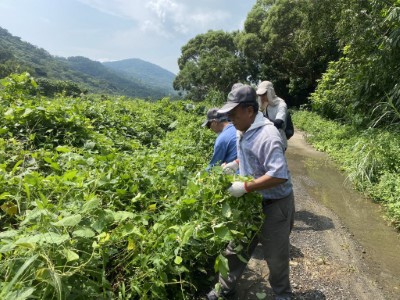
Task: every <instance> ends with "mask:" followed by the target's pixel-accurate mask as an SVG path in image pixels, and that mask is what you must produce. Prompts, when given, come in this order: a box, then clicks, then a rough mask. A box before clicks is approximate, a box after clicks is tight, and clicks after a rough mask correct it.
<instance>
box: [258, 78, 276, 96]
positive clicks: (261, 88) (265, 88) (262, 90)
mask: <svg viewBox="0 0 400 300" xmlns="http://www.w3.org/2000/svg"><path fill="white" fill-rule="evenodd" d="M271 87H272V88H273V87H274V86H273V85H272V82H270V81H263V82H261V83H260V84H259V85H258V87H257V92H256V93H257V95H259V96H260V95H264V94H265V93H266V92H267V91H268V89H269V88H271Z"/></svg>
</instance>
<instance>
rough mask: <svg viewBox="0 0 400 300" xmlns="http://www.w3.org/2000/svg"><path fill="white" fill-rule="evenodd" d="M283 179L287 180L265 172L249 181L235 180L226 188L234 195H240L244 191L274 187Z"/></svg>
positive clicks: (283, 180) (244, 192)
mask: <svg viewBox="0 0 400 300" xmlns="http://www.w3.org/2000/svg"><path fill="white" fill-rule="evenodd" d="M285 181H287V179H283V178H276V177H272V176H269V175H267V174H265V175H263V176H261V177H259V178H257V179H253V180H251V181H245V182H241V181H235V182H233V183H232V185H231V187H230V188H229V189H228V192H229V193H230V194H231V195H232V196H234V197H241V196H243V195H244V194H246V193H250V192H254V191H258V190H265V189H270V188H273V187H276V186H278V185H280V184H281V183H284V182H285Z"/></svg>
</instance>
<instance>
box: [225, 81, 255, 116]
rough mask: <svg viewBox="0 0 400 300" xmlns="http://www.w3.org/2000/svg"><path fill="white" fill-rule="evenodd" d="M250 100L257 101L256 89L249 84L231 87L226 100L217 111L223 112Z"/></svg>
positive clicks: (250, 101)
mask: <svg viewBox="0 0 400 300" xmlns="http://www.w3.org/2000/svg"><path fill="white" fill-rule="evenodd" d="M252 102H254V103H257V94H256V91H255V90H254V89H253V88H252V87H251V86H249V85H242V86H239V87H238V88H235V89H233V90H232V91H231V92H230V93H229V94H228V99H227V102H226V103H225V105H224V106H222V107H221V109H219V110H218V113H221V114H225V113H227V112H229V111H231V110H232V109H234V108H235V107H236V106H238V105H239V104H240V103H252Z"/></svg>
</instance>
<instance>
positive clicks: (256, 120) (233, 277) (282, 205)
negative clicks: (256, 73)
mask: <svg viewBox="0 0 400 300" xmlns="http://www.w3.org/2000/svg"><path fill="white" fill-rule="evenodd" d="M218 112H219V113H227V114H228V117H229V119H230V120H231V121H232V123H233V125H234V126H235V127H236V129H237V150H238V160H236V161H233V162H231V163H228V164H226V165H225V166H224V168H225V169H231V171H233V172H235V170H237V168H239V172H240V175H242V176H251V177H253V178H254V179H253V180H251V181H246V182H241V181H235V182H233V183H232V185H231V187H230V188H229V189H228V192H229V193H230V194H231V195H232V196H234V197H241V196H243V195H244V194H245V193H249V192H253V191H257V192H259V193H261V195H262V196H263V202H262V209H263V213H264V215H265V219H264V220H263V224H262V227H261V229H260V232H259V233H258V236H257V238H256V239H255V240H254V242H252V244H251V245H249V248H248V249H249V252H250V253H252V252H253V250H254V248H255V247H256V245H257V243H258V242H261V244H262V248H263V254H264V258H265V259H266V261H267V264H268V267H269V271H270V272H269V282H270V284H271V287H272V289H273V291H274V293H275V299H276V300H288V299H291V295H292V292H291V287H290V282H289V246H290V243H289V235H290V231H291V229H292V227H293V221H294V195H293V190H292V183H291V179H290V173H289V170H288V166H287V162H286V158H285V154H284V153H285V147H284V145H283V142H282V139H281V136H280V134H279V131H278V130H277V129H276V127H275V126H274V124H273V123H272V122H271V121H269V120H268V119H266V118H264V116H263V114H262V113H261V112H259V111H258V103H257V95H256V92H255V90H254V89H253V88H252V87H250V86H248V85H244V86H241V87H239V88H237V89H233V90H232V91H231V92H230V93H229V95H228V101H227V103H226V104H225V105H224V106H223V107H222V108H221V109H220V110H219V111H218ZM238 201H245V199H244V198H241V199H238ZM251 204H253V205H257V203H249V205H251ZM249 222H251V220H249ZM225 256H226V258H227V259H228V263H229V274H228V278H223V277H222V276H220V277H219V283H220V284H221V287H222V291H221V292H217V291H216V290H212V291H211V292H210V293H208V295H207V297H208V299H218V297H219V296H221V297H223V296H226V295H229V294H231V293H232V292H233V291H234V289H235V285H236V281H237V280H238V279H239V277H240V276H241V274H242V272H243V270H244V268H245V267H246V264H245V263H243V262H242V261H241V260H240V259H239V258H238V256H237V255H236V253H235V251H234V249H233V247H232V245H231V244H230V245H229V246H228V248H227V249H226V251H225Z"/></svg>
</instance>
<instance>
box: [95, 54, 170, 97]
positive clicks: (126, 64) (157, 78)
mask: <svg viewBox="0 0 400 300" xmlns="http://www.w3.org/2000/svg"><path fill="white" fill-rule="evenodd" d="M103 65H104V66H106V67H108V68H110V69H112V70H115V71H117V72H118V73H120V74H126V75H127V76H128V77H129V78H130V79H132V80H134V81H139V82H141V83H143V84H146V85H148V86H149V87H151V88H154V89H160V90H166V91H169V92H170V93H171V94H175V93H176V92H175V91H174V89H173V87H172V83H173V81H174V79H175V76H176V75H175V74H174V73H172V72H170V71H168V70H165V69H163V68H161V67H160V66H157V65H155V64H152V63H149V62H146V61H144V60H141V59H139V58H131V59H124V60H119V61H113V62H104V63H103Z"/></svg>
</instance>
